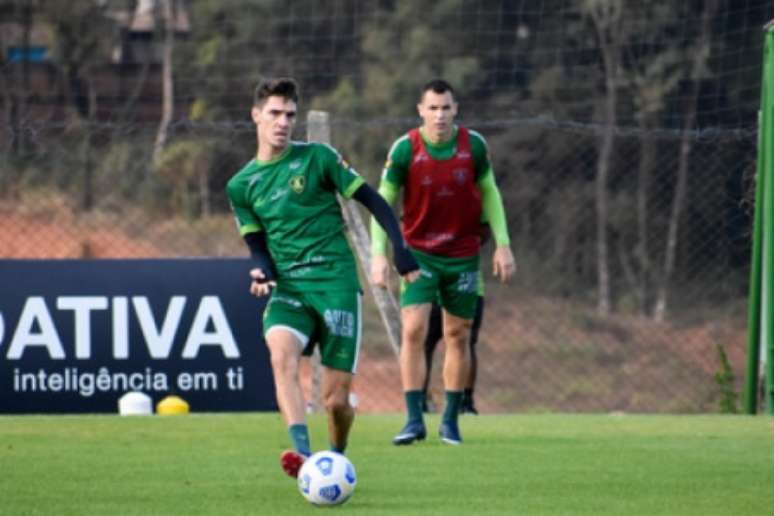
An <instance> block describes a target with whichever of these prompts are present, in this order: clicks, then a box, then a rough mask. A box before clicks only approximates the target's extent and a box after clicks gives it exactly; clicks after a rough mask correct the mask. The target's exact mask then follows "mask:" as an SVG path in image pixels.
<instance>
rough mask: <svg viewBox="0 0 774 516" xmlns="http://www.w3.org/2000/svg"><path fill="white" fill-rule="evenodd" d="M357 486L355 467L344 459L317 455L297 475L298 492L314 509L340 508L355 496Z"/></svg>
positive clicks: (331, 454) (335, 454)
mask: <svg viewBox="0 0 774 516" xmlns="http://www.w3.org/2000/svg"><path fill="white" fill-rule="evenodd" d="M356 484H357V475H356V474H355V466H353V465H352V463H351V462H350V461H349V459H348V458H346V457H345V456H344V455H342V454H340V453H336V452H332V451H321V452H317V453H315V454H314V455H312V456H311V457H309V458H308V459H306V461H305V462H304V465H303V466H301V470H300V471H299V472H298V490H299V491H301V494H302V495H303V497H304V498H306V499H307V501H309V502H310V503H313V504H314V505H339V504H342V503H344V502H346V501H347V500H349V498H350V497H351V496H352V493H354V492H355V485H356Z"/></svg>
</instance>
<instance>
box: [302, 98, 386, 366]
mask: <svg viewBox="0 0 774 516" xmlns="http://www.w3.org/2000/svg"><path fill="white" fill-rule="evenodd" d="M306 122H307V132H306V135H307V140H308V141H317V142H322V143H328V144H330V141H331V126H330V117H329V115H328V113H327V112H325V111H310V112H309V114H308V115H307V119H306ZM340 203H341V207H342V210H341V211H342V213H343V214H344V220H345V221H346V223H347V226H348V228H349V230H350V238H351V241H352V244H353V245H354V246H355V251H356V252H357V255H358V258H359V260H360V264H361V266H362V267H363V270H364V271H365V273H366V274H365V275H366V282H367V283H368V286H369V288H370V289H371V294H372V295H373V297H374V300H375V301H376V306H377V308H378V309H379V315H381V317H382V322H383V323H384V327H385V329H386V330H387V336H388V337H389V339H390V345H391V346H392V350H393V351H394V352H395V354H396V355H398V353H399V351H400V307H399V306H398V302H397V300H396V299H395V296H393V295H392V292H391V291H390V290H389V289H382V288H379V287H377V286H376V285H374V284H373V283H371V278H370V271H371V238H370V236H369V234H368V229H367V228H366V225H365V223H364V222H363V217H362V216H361V215H360V212H359V211H358V208H357V206H356V204H355V203H354V202H352V201H346V200H344V199H340Z"/></svg>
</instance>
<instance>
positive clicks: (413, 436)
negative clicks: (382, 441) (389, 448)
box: [392, 421, 427, 445]
mask: <svg viewBox="0 0 774 516" xmlns="http://www.w3.org/2000/svg"><path fill="white" fill-rule="evenodd" d="M425 437H427V431H426V430H425V424H424V423H422V422H421V421H409V422H408V423H406V426H404V427H403V430H401V431H400V433H399V434H398V435H396V436H395V437H393V438H392V444H395V445H403V444H411V443H413V442H414V441H423V440H424V439H425Z"/></svg>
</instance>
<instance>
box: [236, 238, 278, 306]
mask: <svg viewBox="0 0 774 516" xmlns="http://www.w3.org/2000/svg"><path fill="white" fill-rule="evenodd" d="M243 238H244V240H245V243H246V244H247V247H248V249H250V257H251V258H252V259H253V263H254V267H253V268H252V269H250V278H252V282H251V284H250V293H251V294H253V295H256V296H264V295H266V294H268V293H269V292H270V291H271V287H274V286H276V285H277V282H276V279H277V272H276V269H275V268H274V261H273V260H272V259H271V254H270V253H269V245H268V243H267V241H266V232H265V231H255V232H252V233H247V234H245V235H243Z"/></svg>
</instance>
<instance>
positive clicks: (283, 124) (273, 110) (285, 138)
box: [251, 96, 296, 149]
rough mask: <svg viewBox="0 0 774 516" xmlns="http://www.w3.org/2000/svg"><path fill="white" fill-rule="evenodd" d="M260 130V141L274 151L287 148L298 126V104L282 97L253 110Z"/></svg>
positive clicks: (272, 97)
mask: <svg viewBox="0 0 774 516" xmlns="http://www.w3.org/2000/svg"><path fill="white" fill-rule="evenodd" d="M251 114H252V117H253V122H255V125H256V127H257V129H258V141H259V143H260V144H261V145H268V146H270V147H272V148H274V149H282V148H284V147H287V145H288V143H289V142H290V135H291V134H292V133H293V126H295V124H296V103H295V102H293V101H292V100H290V99H286V98H284V97H280V96H271V97H269V98H267V99H266V100H265V101H264V103H263V105H262V106H260V107H258V106H254V107H253V109H252V112H251Z"/></svg>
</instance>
